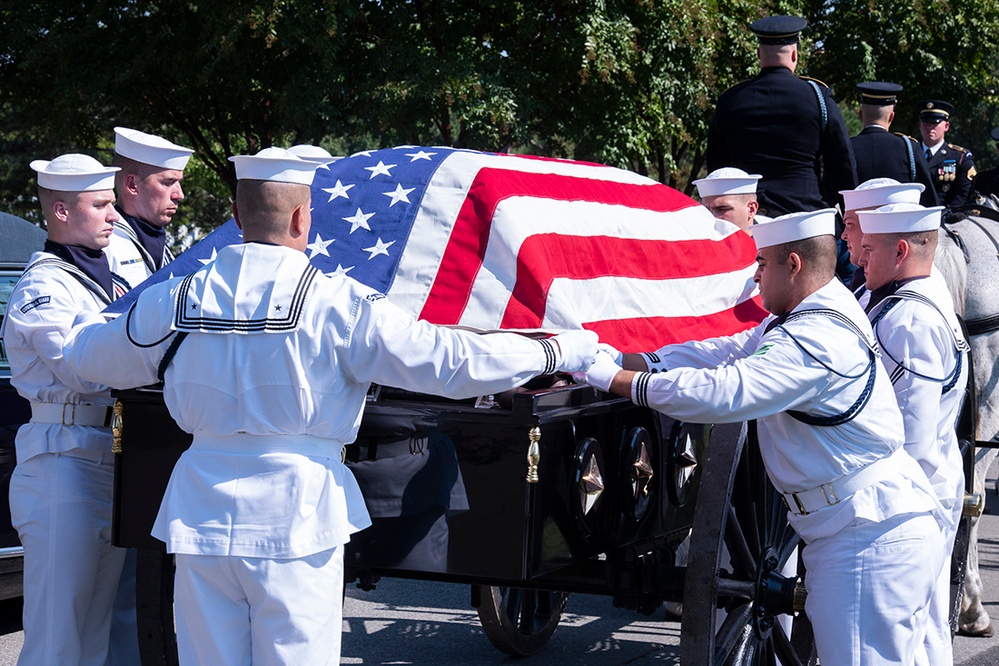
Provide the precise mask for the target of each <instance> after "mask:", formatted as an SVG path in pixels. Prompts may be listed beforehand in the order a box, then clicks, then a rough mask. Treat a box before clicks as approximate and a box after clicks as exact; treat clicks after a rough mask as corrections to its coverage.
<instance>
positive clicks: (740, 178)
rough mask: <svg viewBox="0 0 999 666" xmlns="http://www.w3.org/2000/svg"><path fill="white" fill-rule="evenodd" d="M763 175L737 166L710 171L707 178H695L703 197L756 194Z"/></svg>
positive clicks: (695, 183) (699, 192) (698, 190)
mask: <svg viewBox="0 0 999 666" xmlns="http://www.w3.org/2000/svg"><path fill="white" fill-rule="evenodd" d="M762 177H763V176H761V175H759V174H755V173H753V174H750V173H746V172H745V171H743V170H742V169H736V168H735V167H722V168H721V169H715V170H714V171H712V172H711V173H709V174H708V175H707V177H706V178H701V179H700V180H695V181H694V185H697V192H698V194H700V195H701V198H702V199H703V198H704V197H717V196H721V195H723V194H756V183H757V181H759V179H760V178H762Z"/></svg>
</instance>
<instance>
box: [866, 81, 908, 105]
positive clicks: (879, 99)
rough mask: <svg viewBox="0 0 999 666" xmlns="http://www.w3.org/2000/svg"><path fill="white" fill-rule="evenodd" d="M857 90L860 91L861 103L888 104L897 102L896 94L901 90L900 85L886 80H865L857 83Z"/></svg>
mask: <svg viewBox="0 0 999 666" xmlns="http://www.w3.org/2000/svg"><path fill="white" fill-rule="evenodd" d="M857 90H859V91H860V102H861V104H872V105H874V106H890V105H892V104H895V103H897V102H898V94H899V93H900V92H902V86H900V85H899V84H897V83H888V82H887V81H867V82H865V83H858V84H857Z"/></svg>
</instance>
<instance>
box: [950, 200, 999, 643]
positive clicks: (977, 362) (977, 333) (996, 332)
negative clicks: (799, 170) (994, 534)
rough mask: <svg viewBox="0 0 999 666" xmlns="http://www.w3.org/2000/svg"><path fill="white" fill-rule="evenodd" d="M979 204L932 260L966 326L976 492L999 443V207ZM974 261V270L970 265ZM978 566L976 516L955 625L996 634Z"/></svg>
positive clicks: (956, 220) (958, 215)
mask: <svg viewBox="0 0 999 666" xmlns="http://www.w3.org/2000/svg"><path fill="white" fill-rule="evenodd" d="M982 204H986V202H979V205H977V206H973V207H968V208H965V209H962V210H961V211H957V212H955V213H949V214H947V215H946V216H945V219H944V224H942V225H941V228H940V231H939V242H938V245H937V252H936V256H935V258H934V264H935V265H936V267H937V269H938V270H939V271H940V272H941V274H942V275H943V277H944V279H945V280H946V281H947V284H948V287H949V289H950V290H951V293H952V295H953V296H954V305H955V309H956V310H957V313H958V315H960V316H961V317H962V318H963V319H964V321H965V325H966V326H967V329H968V335H969V343H970V345H971V357H972V362H973V364H974V382H975V389H976V400H977V405H976V407H977V409H976V412H977V421H978V423H977V432H976V433H975V434H974V440H975V441H976V442H978V444H977V445H974V444H973V445H974V446H975V449H974V453H975V465H974V492H976V493H984V492H985V474H986V472H987V471H988V469H989V467H990V466H991V465H992V463H993V461H994V460H995V459H996V455H997V453H999V450H997V449H996V448H995V447H999V390H997V384H999V364H997V363H996V361H997V360H999V298H997V292H996V290H995V285H996V284H997V283H999V211H997V210H995V209H994V208H993V207H990V206H988V205H987V204H986V205H982ZM972 267H973V270H972ZM982 591H983V588H982V579H981V576H980V575H979V572H978V518H977V517H974V518H972V520H971V530H970V537H969V543H968V560H967V565H966V570H965V579H964V597H963V599H962V601H961V612H960V615H959V616H958V622H957V630H958V632H959V633H961V634H962V635H966V636H983V637H989V636H992V635H994V634H995V629H994V628H993V626H992V621H991V618H990V617H989V615H988V613H987V612H986V610H985V608H984V606H983V605H982Z"/></svg>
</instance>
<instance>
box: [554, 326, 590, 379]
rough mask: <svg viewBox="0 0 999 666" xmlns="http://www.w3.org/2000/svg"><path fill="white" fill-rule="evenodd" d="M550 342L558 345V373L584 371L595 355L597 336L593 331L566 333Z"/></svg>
mask: <svg viewBox="0 0 999 666" xmlns="http://www.w3.org/2000/svg"><path fill="white" fill-rule="evenodd" d="M551 340H552V341H553V342H554V343H555V344H556V345H558V350H559V351H558V364H557V365H556V366H555V370H556V371H558V372H577V371H579V370H586V369H587V368H588V367H590V366H591V365H592V364H593V358H594V357H595V356H596V355H597V340H599V338H598V337H597V334H596V333H594V332H593V331H568V332H566V333H560V334H559V335H556V336H555V337H553V338H551Z"/></svg>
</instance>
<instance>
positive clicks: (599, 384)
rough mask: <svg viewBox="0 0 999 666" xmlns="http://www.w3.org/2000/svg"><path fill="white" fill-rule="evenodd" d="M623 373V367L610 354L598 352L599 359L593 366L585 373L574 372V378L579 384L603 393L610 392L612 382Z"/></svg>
mask: <svg viewBox="0 0 999 666" xmlns="http://www.w3.org/2000/svg"><path fill="white" fill-rule="evenodd" d="M619 372H621V366H620V365H618V364H617V363H615V362H614V359H613V358H611V356H610V354H608V353H607V352H605V351H602V350H601V351H599V352H597V358H596V360H594V361H593V365H591V366H590V367H589V369H588V370H586V371H585V372H574V373H572V378H573V379H574V380H576V381H577V382H580V383H584V384H589V385H590V386H592V387H593V388H598V389H600V390H601V391H608V392H609V391H610V385H611V382H613V381H614V377H616V376H617V373H619Z"/></svg>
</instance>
